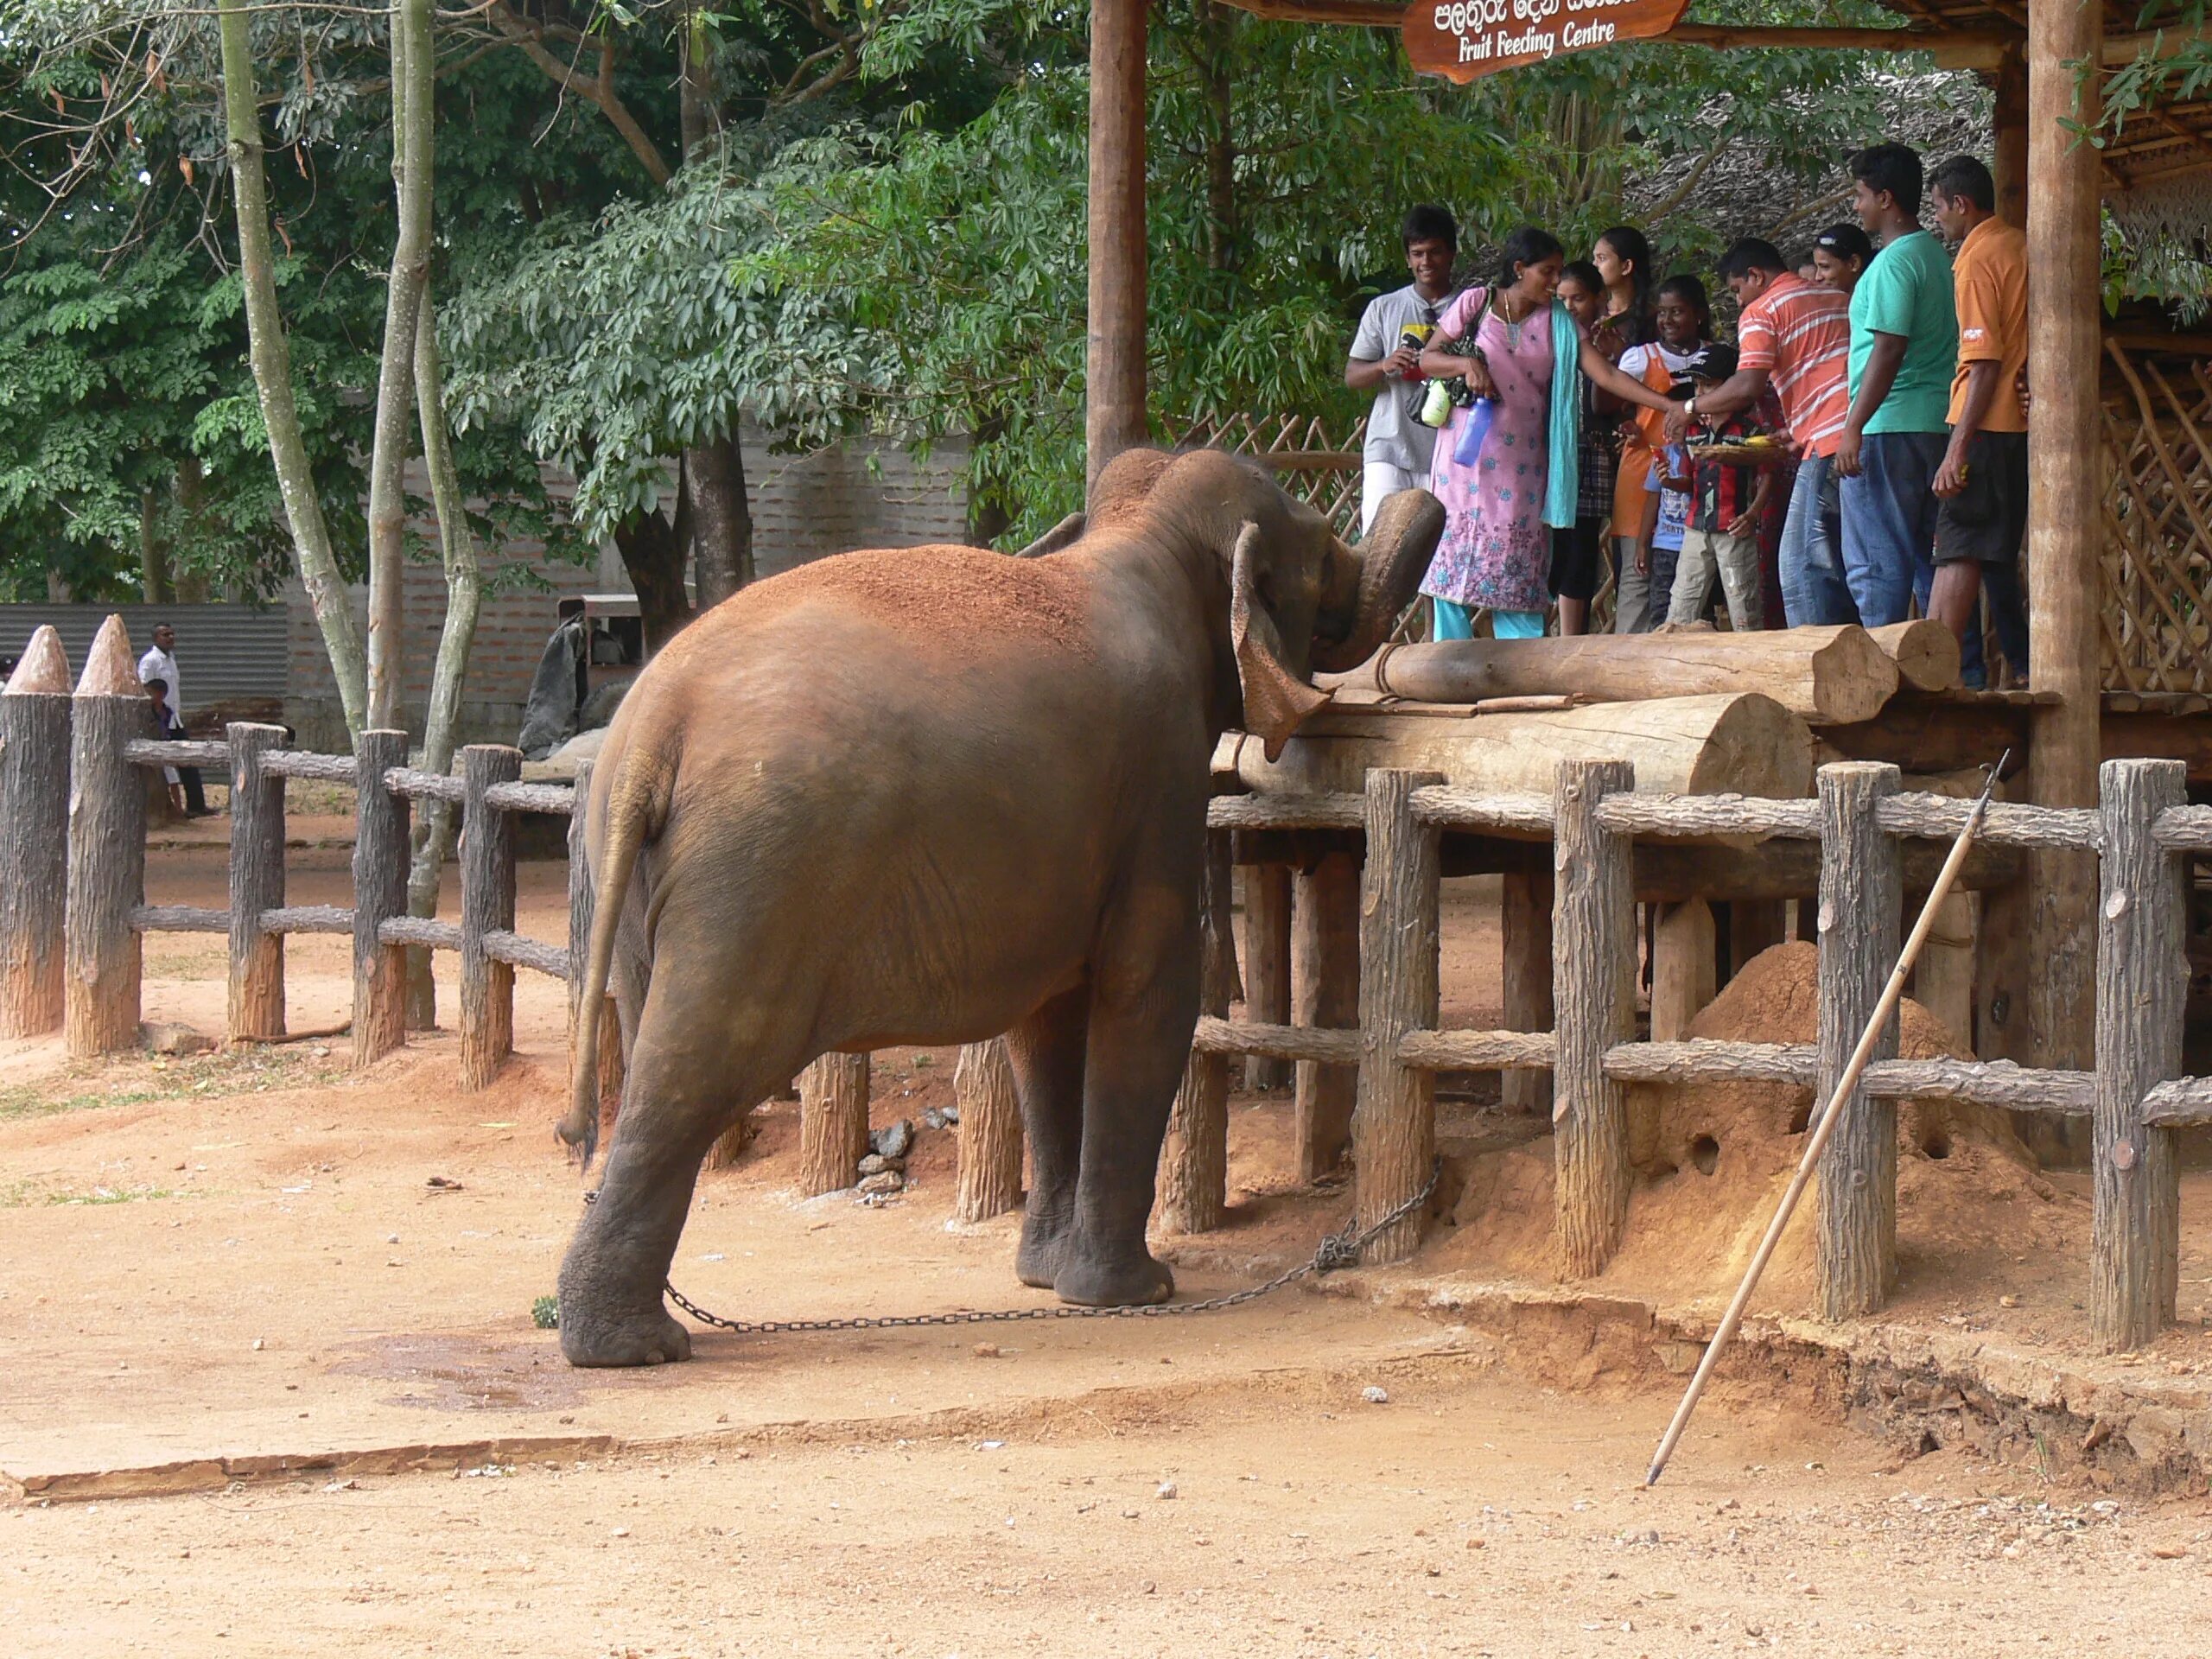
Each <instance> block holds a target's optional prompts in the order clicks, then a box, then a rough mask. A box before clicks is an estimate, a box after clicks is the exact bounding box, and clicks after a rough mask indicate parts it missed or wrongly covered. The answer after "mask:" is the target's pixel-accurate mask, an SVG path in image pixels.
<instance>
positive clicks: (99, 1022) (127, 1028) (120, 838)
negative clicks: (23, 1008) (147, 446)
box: [63, 616, 154, 1059]
mask: <svg viewBox="0 0 2212 1659" xmlns="http://www.w3.org/2000/svg"><path fill="white" fill-rule="evenodd" d="M69 715H70V723H71V725H72V727H73V730H72V732H71V734H70V753H69V910H68V915H67V919H66V921H65V923H64V925H63V928H64V932H65V934H66V935H67V952H66V956H67V964H68V987H67V992H66V994H65V997H64V1003H65V1007H64V1012H63V1029H64V1033H65V1037H64V1042H65V1045H66V1046H67V1049H68V1051H69V1053H70V1055H71V1056H72V1058H79V1059H82V1058H90V1057H92V1056H93V1055H97V1054H111V1053H114V1052H117V1051H118V1050H121V1049H126V1048H135V1047H137V1045H138V981H139V968H140V961H141V956H140V949H139V947H140V940H139V938H138V930H137V928H135V927H133V926H132V925H130V912H131V911H132V910H133V909H135V908H136V907H137V906H139V905H142V904H143V903H145V901H146V785H145V780H144V779H142V778H140V777H139V775H138V768H137V766H134V765H132V764H131V762H130V760H129V759H128V758H127V757H125V755H124V752H123V750H124V745H125V744H126V743H130V742H132V741H135V740H137V739H140V738H145V739H151V738H152V737H153V735H154V710H153V705H152V704H151V703H149V702H147V700H146V693H145V690H144V688H143V687H142V686H140V684H139V683H138V670H137V665H136V664H134V663H133V662H132V661H131V660H130V635H129V634H127V633H126V632H124V627H123V619H122V618H121V617H119V616H111V617H109V618H108V620H106V621H105V622H103V623H101V624H100V631H99V636H98V637H97V638H95V639H93V641H92V650H91V651H89V652H86V656H85V671H84V674H83V675H82V677H79V680H78V682H77V690H76V694H75V696H74V697H73V699H72V701H71V702H70V708H69Z"/></svg>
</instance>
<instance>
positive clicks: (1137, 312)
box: [1084, 0, 1147, 479]
mask: <svg viewBox="0 0 2212 1659" xmlns="http://www.w3.org/2000/svg"><path fill="white" fill-rule="evenodd" d="M1146 12H1147V7H1146V4H1145V0H1096V3H1094V4H1093V5H1092V7H1091V9H1090V333H1089V340H1088V343H1087V345H1086V347H1085V351H1084V373H1085V391H1084V440H1085V442H1086V444H1087V446H1088V448H1087V452H1086V454H1085V457H1084V470H1085V476H1086V478H1090V479H1096V477H1097V476H1098V473H1099V469H1100V468H1101V467H1104V466H1105V464H1106V463H1107V462H1108V461H1111V460H1113V459H1114V457H1115V456H1116V455H1117V454H1121V452H1122V450H1124V449H1128V448H1133V447H1134V446H1135V445H1137V444H1141V443H1142V442H1144V441H1145V436H1146V430H1147V429H1146V423H1145V372H1144V349H1145V225H1144V162H1145V131H1144V117H1145V55H1144V29H1145V16H1146Z"/></svg>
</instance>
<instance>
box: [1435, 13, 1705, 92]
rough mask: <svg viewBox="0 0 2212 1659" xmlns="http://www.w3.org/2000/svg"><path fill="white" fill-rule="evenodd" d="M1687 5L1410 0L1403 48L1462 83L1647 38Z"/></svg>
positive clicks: (1438, 72)
mask: <svg viewBox="0 0 2212 1659" xmlns="http://www.w3.org/2000/svg"><path fill="white" fill-rule="evenodd" d="M1688 9H1689V0H1427V3H1423V0H1414V3H1412V4H1411V5H1408V7H1407V8H1406V22H1405V33H1406V56H1407V57H1408V58H1410V59H1411V60H1413V66H1414V69H1415V70H1417V71H1418V72H1420V73H1422V74H1424V75H1442V76H1443V77H1444V78H1445V79H1447V80H1453V81H1457V82H1459V84H1460V85H1462V86H1464V85H1465V84H1466V83H1467V82H1468V81H1471V80H1472V79H1475V78H1476V77H1477V76H1478V75H1487V74H1491V73H1495V72H1497V70H1500V69H1512V68H1516V67H1519V66H1520V65H1522V64H1524V63H1543V62H1546V61H1548V60H1550V59H1553V58H1556V57H1562V56H1564V55H1566V54H1567V53H1570V52H1587V51H1589V50H1590V49H1591V48H1592V47H1599V46H1611V45H1612V44H1614V43H1615V42H1616V41H1648V40H1649V39H1651V38H1652V37H1653V36H1654V35H1664V34H1665V33H1666V32H1667V31H1668V30H1669V29H1672V28H1674V26H1675V24H1676V23H1678V22H1681V17H1682V13H1683V12H1684V11H1686V10H1688Z"/></svg>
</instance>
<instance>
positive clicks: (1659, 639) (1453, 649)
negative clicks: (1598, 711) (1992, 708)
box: [1315, 625, 1940, 725]
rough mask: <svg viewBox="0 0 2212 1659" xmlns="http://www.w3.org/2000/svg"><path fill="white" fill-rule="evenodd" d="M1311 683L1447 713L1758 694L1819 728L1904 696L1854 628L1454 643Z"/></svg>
mask: <svg viewBox="0 0 2212 1659" xmlns="http://www.w3.org/2000/svg"><path fill="white" fill-rule="evenodd" d="M1938 626H1940V625H1938ZM1315 683H1317V684H1319V685H1320V686H1322V687H1324V688H1331V687H1342V688H1344V689H1345V690H1375V691H1380V692H1384V693H1389V694H1392V695H1395V696H1402V697H1407V698H1410V699H1411V700H1413V701H1414V702H1441V703H1459V702H1480V701H1482V700H1483V699H1484V698H1488V697H1521V696H1555V695H1561V694H1572V695H1573V696H1579V697H1583V698H1586V699H1589V700H1591V701H1594V702H1649V701H1650V700H1652V699H1654V698H1667V697H1694V696H1732V695H1735V694H1737V693H1740V692H1747V691H1756V692H1759V693H1762V694H1764V696H1770V697H1772V698H1773V699H1774V700H1775V701H1776V702H1778V703H1780V704H1781V705H1782V706H1783V708H1785V709H1789V711H1790V712H1791V713H1792V714H1795V715H1800V716H1801V717H1802V718H1803V719H1805V720H1808V721H1811V722H1812V723H1814V724H1815V725H1830V724H1845V723H1847V722H1849V721H1859V720H1869V719H1872V717H1873V716H1874V715H1875V714H1877V713H1878V712H1879V711H1880V709H1881V707H1882V705H1883V704H1884V703H1885V702H1888V701H1889V700H1890V697H1891V694H1892V693H1893V692H1895V691H1896V690H1897V664H1896V663H1895V662H1893V661H1891V658H1889V657H1888V656H1887V655H1886V654H1885V652H1883V650H1882V648H1881V647H1880V646H1878V645H1876V644H1875V643H1874V641H1873V640H1872V639H1871V638H1870V637H1869V636H1868V634H1867V632H1866V629H1864V628H1862V627H1859V626H1855V625H1853V626H1846V627H1821V628H1777V629H1774V630H1771V631H1758V632H1745V633H1706V632H1687V633H1586V634H1574V635H1568V636H1563V637H1560V638H1556V639H1447V640H1440V641H1436V642H1433V643H1431V644H1428V645H1399V646H1396V647H1395V648H1393V649H1391V650H1388V651H1384V652H1377V653H1376V656H1375V657H1373V658H1370V660H1369V661H1368V662H1366V663H1364V664H1362V665H1361V666H1360V667H1358V668H1356V669H1354V670H1352V671H1351V673H1349V674H1344V675H1333V674H1325V675H1322V676H1320V677H1319V678H1318V679H1317V680H1316V682H1315Z"/></svg>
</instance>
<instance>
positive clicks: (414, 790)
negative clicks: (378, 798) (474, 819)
mask: <svg viewBox="0 0 2212 1659" xmlns="http://www.w3.org/2000/svg"><path fill="white" fill-rule="evenodd" d="M384 781H385V788H387V789H389V790H391V792H392V793H393V794H395V795H404V796H406V797H407V798H408V799H410V800H413V801H445V802H448V803H449V804H452V805H454V806H458V805H460V804H461V802H462V801H463V800H464V799H466V798H467V794H468V789H467V785H465V784H464V783H463V782H462V781H461V779H458V778H450V777H448V776H447V775H446V774H445V773H443V772H423V771H421V770H419V769H417V768H416V767H414V766H394V767H392V768H391V770H390V771H389V772H385V775H384Z"/></svg>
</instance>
